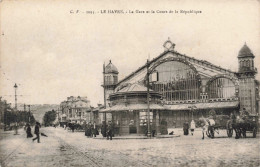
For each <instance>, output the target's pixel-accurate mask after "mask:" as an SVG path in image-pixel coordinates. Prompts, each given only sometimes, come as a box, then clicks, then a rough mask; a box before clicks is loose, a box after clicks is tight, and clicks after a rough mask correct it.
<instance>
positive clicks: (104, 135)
mask: <svg viewBox="0 0 260 167" xmlns="http://www.w3.org/2000/svg"><path fill="white" fill-rule="evenodd" d="M101 134H102V136H103V137H106V122H105V121H103V122H102V125H101Z"/></svg>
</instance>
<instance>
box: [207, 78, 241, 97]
mask: <svg viewBox="0 0 260 167" xmlns="http://www.w3.org/2000/svg"><path fill="white" fill-rule="evenodd" d="M235 92H236V91H235V84H234V83H233V82H232V80H230V79H228V78H224V77H221V78H217V79H215V80H213V81H212V82H211V83H209V85H208V95H209V98H230V97H235V96H236V95H235Z"/></svg>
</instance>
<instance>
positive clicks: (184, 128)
mask: <svg viewBox="0 0 260 167" xmlns="http://www.w3.org/2000/svg"><path fill="white" fill-rule="evenodd" d="M183 134H184V135H188V134H189V123H188V122H185V123H183Z"/></svg>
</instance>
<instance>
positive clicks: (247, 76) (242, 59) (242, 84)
mask: <svg viewBox="0 0 260 167" xmlns="http://www.w3.org/2000/svg"><path fill="white" fill-rule="evenodd" d="M237 58H238V62H239V68H238V73H237V76H238V79H239V100H240V109H242V108H245V109H246V110H247V111H248V112H249V113H252V114H256V113H257V112H258V111H257V110H258V109H257V92H258V91H257V90H258V84H257V81H256V80H255V75H256V73H257V69H256V68H255V67H254V58H255V56H254V55H253V53H252V52H251V50H250V49H249V47H248V46H247V45H246V43H245V44H244V46H243V47H242V48H241V49H240V51H239V53H238V56H237Z"/></svg>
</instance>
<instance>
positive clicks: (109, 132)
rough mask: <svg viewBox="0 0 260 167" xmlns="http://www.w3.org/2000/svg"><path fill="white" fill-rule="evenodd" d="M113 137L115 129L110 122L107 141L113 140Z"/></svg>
mask: <svg viewBox="0 0 260 167" xmlns="http://www.w3.org/2000/svg"><path fill="white" fill-rule="evenodd" d="M112 136H113V127H112V122H110V121H109V123H108V127H107V140H109V139H110V140H112Z"/></svg>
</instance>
